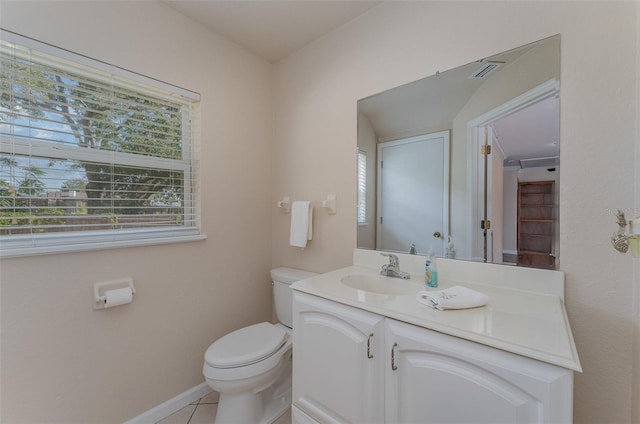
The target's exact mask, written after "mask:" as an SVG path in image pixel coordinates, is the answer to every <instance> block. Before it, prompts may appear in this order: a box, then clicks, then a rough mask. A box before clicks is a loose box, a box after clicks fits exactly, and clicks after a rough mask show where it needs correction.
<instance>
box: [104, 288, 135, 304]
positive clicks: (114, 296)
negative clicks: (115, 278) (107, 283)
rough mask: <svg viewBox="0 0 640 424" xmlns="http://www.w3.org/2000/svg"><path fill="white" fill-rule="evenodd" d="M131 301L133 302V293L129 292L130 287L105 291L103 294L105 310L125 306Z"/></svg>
mask: <svg viewBox="0 0 640 424" xmlns="http://www.w3.org/2000/svg"><path fill="white" fill-rule="evenodd" d="M132 300H133V292H132V291H131V287H124V288H121V289H114V290H107V291H105V292H104V307H105V308H111V307H113V306H120V305H125V304H127V303H131V301H132Z"/></svg>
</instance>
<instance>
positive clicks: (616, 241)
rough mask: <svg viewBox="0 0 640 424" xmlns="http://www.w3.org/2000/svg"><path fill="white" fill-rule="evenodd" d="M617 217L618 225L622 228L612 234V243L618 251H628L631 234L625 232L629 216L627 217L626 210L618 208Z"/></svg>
mask: <svg viewBox="0 0 640 424" xmlns="http://www.w3.org/2000/svg"><path fill="white" fill-rule="evenodd" d="M616 217H617V218H618V226H619V227H620V228H618V231H617V232H615V233H613V235H612V236H611V244H612V245H613V248H614V249H616V250H617V251H618V252H620V253H627V250H629V236H627V234H626V232H625V231H626V228H627V218H625V216H624V212H622V211H621V210H618V213H617V214H616Z"/></svg>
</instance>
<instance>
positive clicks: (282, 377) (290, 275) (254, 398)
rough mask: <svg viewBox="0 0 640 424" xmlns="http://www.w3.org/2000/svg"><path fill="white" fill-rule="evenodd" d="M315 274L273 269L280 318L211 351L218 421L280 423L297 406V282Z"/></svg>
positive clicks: (207, 367)
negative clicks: (294, 375) (294, 328)
mask: <svg viewBox="0 0 640 424" xmlns="http://www.w3.org/2000/svg"><path fill="white" fill-rule="evenodd" d="M313 275H316V274H314V273H310V272H307V271H301V270H295V269H291V268H277V269H274V270H272V271H271V278H272V282H273V287H274V303H275V310H276V316H277V317H278V320H279V321H280V323H278V324H271V323H268V322H262V323H259V324H254V325H250V326H248V327H244V328H241V329H239V330H236V331H233V332H231V333H229V334H227V335H226V336H223V337H222V338H220V339H218V340H216V341H215V342H214V343H213V344H212V345H211V346H209V348H208V349H207V351H206V353H205V361H204V365H203V369H202V372H203V374H204V376H205V379H206V382H207V384H208V385H209V387H211V388H212V389H213V390H216V391H218V392H219V393H220V399H219V401H218V410H217V413H216V419H215V422H216V423H217V424H224V423H260V424H269V423H272V422H273V421H275V420H276V419H277V418H278V417H280V416H281V415H282V414H283V413H285V412H286V411H287V410H288V409H289V407H290V406H291V358H292V337H291V326H292V312H291V301H292V299H291V298H292V296H291V288H290V287H289V286H290V285H291V283H292V282H294V281H298V280H300V279H303V278H308V277H311V276H313Z"/></svg>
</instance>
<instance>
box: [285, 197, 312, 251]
mask: <svg viewBox="0 0 640 424" xmlns="http://www.w3.org/2000/svg"><path fill="white" fill-rule="evenodd" d="M312 227H313V208H312V207H311V202H309V201H295V202H293V203H292V204H291V234H290V236H289V244H291V246H295V247H302V248H304V247H306V245H307V240H311V237H312V235H313V234H312Z"/></svg>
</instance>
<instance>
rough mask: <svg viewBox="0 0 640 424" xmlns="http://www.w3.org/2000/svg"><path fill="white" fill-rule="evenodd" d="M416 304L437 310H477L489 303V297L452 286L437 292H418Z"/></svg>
mask: <svg viewBox="0 0 640 424" xmlns="http://www.w3.org/2000/svg"><path fill="white" fill-rule="evenodd" d="M416 297H417V299H418V302H420V303H422V304H423V305H427V306H429V307H430V308H435V309H439V310H441V311H444V310H445V309H467V308H477V307H478V306H484V305H486V304H487V303H489V296H487V295H486V294H484V293H480V292H477V291H475V290H471V289H468V288H466V287H462V286H454V287H450V288H448V289H445V290H438V291H425V290H422V291H419V292H418V294H417V295H416Z"/></svg>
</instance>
